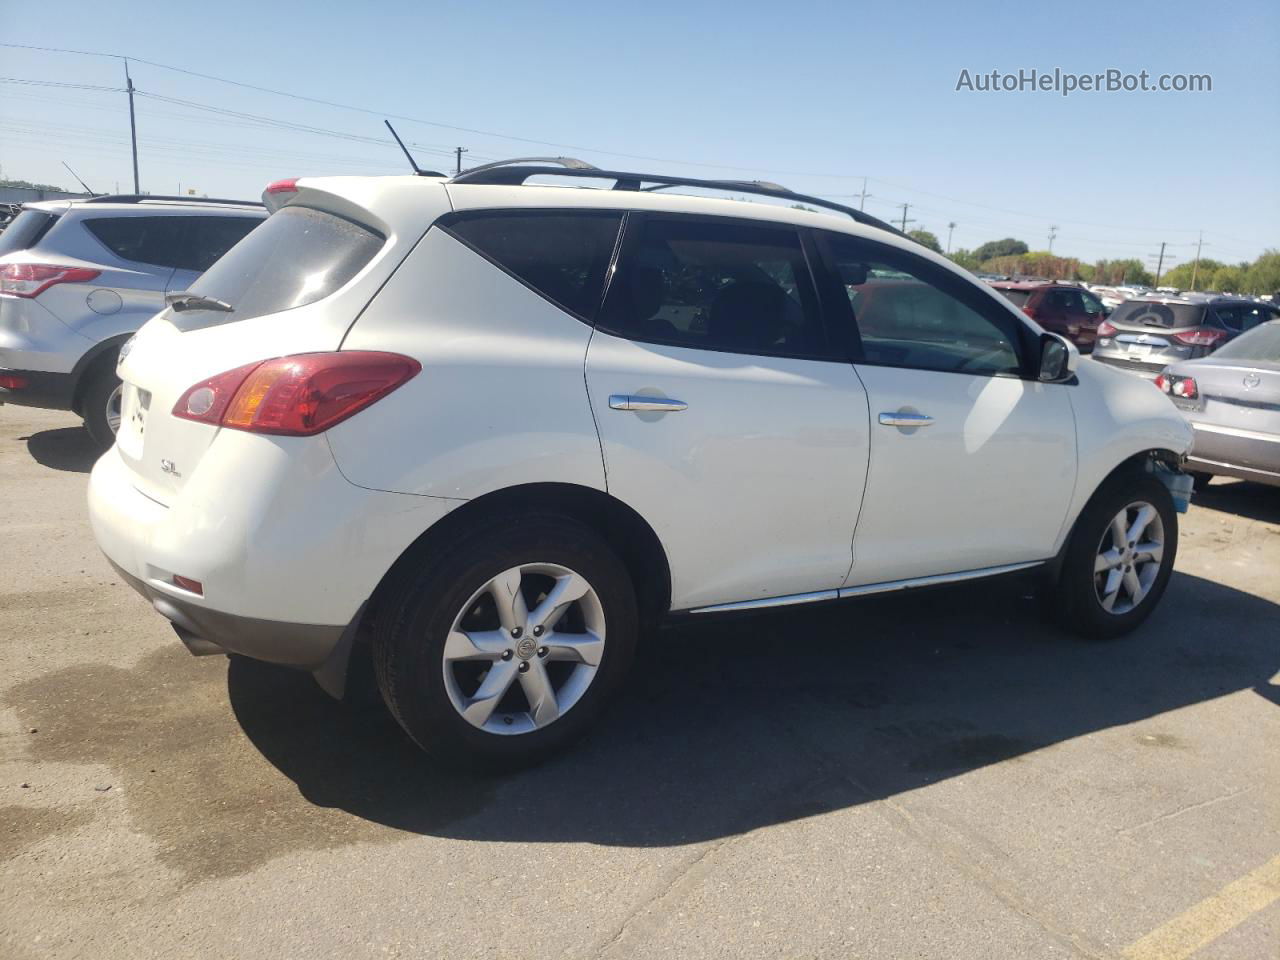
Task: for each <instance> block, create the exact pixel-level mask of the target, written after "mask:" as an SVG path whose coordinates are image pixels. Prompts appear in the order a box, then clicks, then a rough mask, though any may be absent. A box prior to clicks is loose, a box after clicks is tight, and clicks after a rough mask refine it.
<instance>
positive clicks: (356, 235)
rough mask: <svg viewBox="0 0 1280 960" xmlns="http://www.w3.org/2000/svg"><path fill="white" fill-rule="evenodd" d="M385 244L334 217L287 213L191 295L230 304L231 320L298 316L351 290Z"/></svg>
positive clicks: (217, 266)
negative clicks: (303, 308)
mask: <svg viewBox="0 0 1280 960" xmlns="http://www.w3.org/2000/svg"><path fill="white" fill-rule="evenodd" d="M385 240H386V238H385V237H383V236H382V234H380V233H378V232H377V231H375V230H372V229H371V228H369V227H366V226H363V225H361V224H358V223H355V222H353V221H351V220H347V219H345V218H343V217H339V216H336V215H334V214H332V213H325V212H324V211H322V210H313V209H311V208H310V207H293V206H289V207H285V208H283V209H282V210H279V211H277V212H276V213H273V214H272V215H271V216H269V217H267V219H266V220H264V221H262V223H261V224H260V225H259V226H258V228H257V229H256V230H254V231H252V232H251V233H250V234H249V235H248V236H247V237H245V238H244V240H243V242H241V243H238V244H236V245H235V247H234V248H233V249H232V250H230V251H229V252H228V253H227V254H226V255H225V256H223V257H222V258H221V259H220V260H218V261H217V262H216V263H214V264H213V265H212V266H211V267H210V268H209V270H208V271H206V272H205V273H204V274H203V275H202V276H201V277H200V279H199V280H197V281H196V282H195V283H193V284H192V285H191V292H192V293H196V294H200V295H201V296H205V297H212V298H214V299H215V300H221V301H223V302H224V303H229V304H230V305H231V307H232V313H230V314H225V315H223V316H225V317H226V319H228V320H247V319H249V318H251V317H260V316H262V315H264V314H268V313H279V312H280V311H282V310H292V309H293V308H294V307H301V306H305V305H306V304H309V303H315V302H316V301H317V300H322V299H324V298H325V297H327V296H329V294H331V293H333V292H335V291H336V290H338V289H339V288H340V287H342V286H343V285H344V284H346V282H347V281H348V280H350V279H351V278H352V277H354V276H355V275H356V274H357V273H359V272H360V270H361V269H362V268H363V267H364V266H365V265H366V264H367V263H368V262H369V261H370V260H372V259H373V256H374V254H376V253H377V252H378V251H379V250H380V249H381V248H382V245H383V243H384V242H385ZM194 312H197V311H184V315H186V314H188V313H194ZM198 312H201V313H203V312H205V311H198Z"/></svg>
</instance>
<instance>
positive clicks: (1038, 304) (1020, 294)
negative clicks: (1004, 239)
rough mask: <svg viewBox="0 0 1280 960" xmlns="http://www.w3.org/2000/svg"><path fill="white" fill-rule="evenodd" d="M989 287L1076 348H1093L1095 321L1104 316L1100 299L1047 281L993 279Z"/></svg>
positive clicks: (1063, 284)
mask: <svg viewBox="0 0 1280 960" xmlns="http://www.w3.org/2000/svg"><path fill="white" fill-rule="evenodd" d="M991 286H992V287H993V288H994V289H996V290H999V291H1000V292H1001V293H1002V294H1004V295H1005V296H1006V297H1008V298H1009V301H1010V302H1011V303H1012V304H1013V305H1014V306H1015V307H1017V308H1019V309H1020V310H1021V311H1022V312H1023V313H1025V314H1026V315H1027V316H1028V317H1030V318H1031V319H1032V320H1034V321H1035V322H1036V323H1038V324H1040V326H1042V327H1044V328H1045V329H1046V330H1048V331H1049V332H1050V333H1059V334H1061V335H1062V336H1064V337H1066V338H1067V339H1068V340H1070V341H1071V342H1072V343H1074V344H1075V345H1076V346H1077V347H1080V348H1082V349H1085V350H1092V349H1093V342H1094V341H1095V340H1096V339H1097V338H1098V324H1100V323H1101V322H1102V321H1103V320H1105V319H1106V314H1105V311H1104V310H1103V308H1102V301H1101V300H1099V299H1098V298H1097V297H1095V296H1094V295H1093V294H1092V293H1090V292H1089V291H1088V290H1085V289H1084V288H1082V287H1077V286H1075V285H1073V284H1069V283H1054V282H1052V281H1047V280H997V281H996V282H994V283H992V284H991Z"/></svg>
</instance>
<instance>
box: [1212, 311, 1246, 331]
mask: <svg viewBox="0 0 1280 960" xmlns="http://www.w3.org/2000/svg"><path fill="white" fill-rule="evenodd" d="M1213 315H1214V318H1215V319H1216V320H1217V321H1218V323H1220V324H1222V326H1224V327H1226V328H1227V329H1228V330H1231V331H1234V332H1238V331H1239V330H1240V308H1239V307H1214V308H1213Z"/></svg>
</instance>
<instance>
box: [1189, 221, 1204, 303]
mask: <svg viewBox="0 0 1280 960" xmlns="http://www.w3.org/2000/svg"><path fill="white" fill-rule="evenodd" d="M1203 246H1204V231H1203V230H1201V231H1200V234H1199V236H1198V237H1197V238H1196V262H1195V263H1193V264H1192V265H1191V289H1192V290H1194V289H1195V288H1196V273H1197V272H1198V271H1199V270H1200V248H1201V247H1203Z"/></svg>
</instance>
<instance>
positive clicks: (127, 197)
mask: <svg viewBox="0 0 1280 960" xmlns="http://www.w3.org/2000/svg"><path fill="white" fill-rule="evenodd" d="M145 200H165V201H169V202H172V203H222V204H228V203H229V204H233V205H234V206H237V207H260V206H262V203H261V201H258V200H224V199H222V198H220V197H170V196H165V195H163V194H157V193H115V194H112V193H107V194H103V195H101V196H97V197H85V198H84V199H83V200H81V201H80V202H81V203H142V202H143V201H145Z"/></svg>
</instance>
